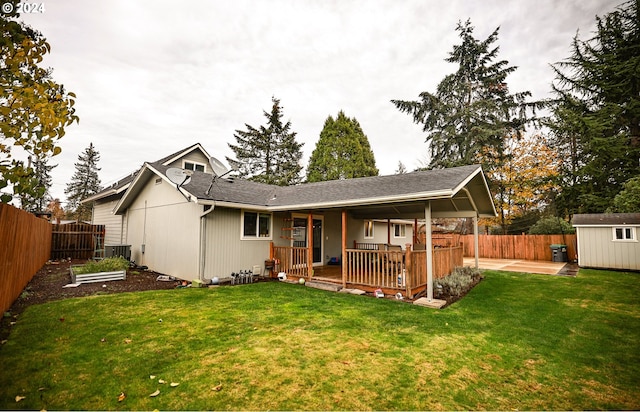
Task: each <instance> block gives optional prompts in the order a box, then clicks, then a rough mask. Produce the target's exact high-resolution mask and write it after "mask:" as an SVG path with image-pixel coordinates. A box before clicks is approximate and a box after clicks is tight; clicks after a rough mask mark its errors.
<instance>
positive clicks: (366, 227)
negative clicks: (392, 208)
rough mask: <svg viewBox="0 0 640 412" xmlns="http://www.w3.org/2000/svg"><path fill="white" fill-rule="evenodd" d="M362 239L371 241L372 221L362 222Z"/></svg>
mask: <svg viewBox="0 0 640 412" xmlns="http://www.w3.org/2000/svg"><path fill="white" fill-rule="evenodd" d="M364 238H365V239H373V220H365V221H364Z"/></svg>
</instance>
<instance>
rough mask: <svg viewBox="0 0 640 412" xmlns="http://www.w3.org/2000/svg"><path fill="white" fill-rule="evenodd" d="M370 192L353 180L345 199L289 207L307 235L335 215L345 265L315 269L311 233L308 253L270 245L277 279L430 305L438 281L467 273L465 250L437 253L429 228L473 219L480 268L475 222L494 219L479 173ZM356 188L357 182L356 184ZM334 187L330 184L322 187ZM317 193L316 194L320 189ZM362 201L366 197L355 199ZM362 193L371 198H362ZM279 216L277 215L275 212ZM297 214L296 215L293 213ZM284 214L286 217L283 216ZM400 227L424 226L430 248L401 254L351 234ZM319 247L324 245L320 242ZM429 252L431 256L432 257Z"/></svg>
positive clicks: (379, 183) (384, 183)
mask: <svg viewBox="0 0 640 412" xmlns="http://www.w3.org/2000/svg"><path fill="white" fill-rule="evenodd" d="M366 179H367V180H368V181H367V183H371V185H369V186H368V187H363V186H366V185H363V184H362V181H363V179H357V180H359V181H360V182H359V183H360V184H359V185H358V186H352V185H350V183H351V182H349V181H348V180H345V181H339V182H335V183H333V184H334V187H335V185H337V184H340V185H341V189H342V190H343V191H344V192H348V195H344V196H345V198H344V199H336V200H333V201H327V200H321V198H320V197H318V202H316V203H312V202H309V203H306V204H304V203H303V204H300V205H299V208H292V206H295V205H292V204H291V201H289V204H288V207H287V209H286V210H288V211H290V212H293V211H295V212H296V213H301V212H302V213H305V214H306V216H307V225H308V226H307V227H309V228H311V227H313V225H314V216H317V215H321V214H322V213H328V212H331V213H336V212H337V211H339V213H340V216H341V226H340V232H341V239H340V241H341V244H340V251H341V254H340V260H339V262H336V263H338V264H336V265H335V266H326V265H321V266H316V267H314V266H313V265H309V264H307V262H313V261H315V260H314V257H313V245H314V241H316V242H317V241H318V238H317V237H316V238H315V239H314V236H313V232H312V231H311V230H308V231H306V233H305V235H306V239H305V242H304V246H293V245H282V244H275V243H274V242H272V243H271V248H270V254H269V258H270V260H272V261H274V262H275V267H274V269H275V270H274V273H279V272H284V273H286V274H287V277H289V278H294V279H296V278H305V279H306V280H318V279H321V280H324V281H329V282H335V283H340V284H341V285H342V287H344V288H347V287H348V288H356V287H357V288H360V289H364V290H375V289H382V290H383V291H384V292H385V293H394V294H395V293H397V292H402V293H403V294H404V295H406V296H408V297H414V296H416V295H418V294H422V293H425V292H426V297H427V299H428V300H432V299H433V279H435V278H438V277H443V276H446V275H447V274H449V273H451V271H452V270H453V268H454V267H455V266H462V265H463V257H462V247H461V246H460V245H435V246H434V242H433V239H432V233H431V226H432V225H431V224H432V219H434V218H472V219H473V222H474V225H473V226H474V234H475V236H476V248H475V256H476V259H475V262H474V263H475V266H476V267H477V266H478V264H477V256H478V253H477V236H478V225H477V223H478V218H480V217H493V216H495V214H496V212H495V208H494V205H493V201H492V197H491V193H490V191H489V188H488V186H487V182H486V179H485V177H484V174H483V173H482V169H481V168H480V166H463V167H458V168H451V169H444V170H433V171H426V172H416V173H410V174H405V175H394V176H380V177H374V178H366ZM352 180H356V179H352ZM325 183H327V184H329V183H330V182H325ZM316 188H317V186H316ZM359 193H363V194H362V196H361V197H358V194H359ZM364 193H367V194H368V196H367V195H365V194H364ZM273 209H277V208H273ZM292 209H294V210H292ZM282 211H285V209H284V208H283V210H282ZM373 219H378V220H388V221H389V220H390V219H403V220H406V221H409V222H413V226H414V228H415V230H414V233H415V232H417V227H418V222H419V221H421V222H424V223H425V224H424V227H425V229H426V234H425V242H424V243H421V244H419V243H417V242H416V241H415V236H414V240H413V241H412V242H411V243H407V244H406V245H405V248H404V249H400V248H398V247H397V246H396V247H391V245H389V244H388V243H387V244H383V243H376V244H372V243H363V242H357V241H354V239H352V238H351V236H350V235H349V233H353V232H352V231H350V227H349V222H351V224H353V222H357V221H367V220H373ZM319 241H324V239H323V238H320V240H319ZM428 252H430V253H428Z"/></svg>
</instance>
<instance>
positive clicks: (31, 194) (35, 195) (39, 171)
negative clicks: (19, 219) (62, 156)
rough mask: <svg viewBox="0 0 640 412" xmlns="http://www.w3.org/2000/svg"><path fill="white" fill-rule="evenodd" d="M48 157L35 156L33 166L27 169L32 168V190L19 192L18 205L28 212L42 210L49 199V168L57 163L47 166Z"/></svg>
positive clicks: (51, 168)
mask: <svg viewBox="0 0 640 412" xmlns="http://www.w3.org/2000/svg"><path fill="white" fill-rule="evenodd" d="M47 163H48V158H46V157H43V158H36V160H35V162H33V166H31V165H30V166H29V167H28V169H31V170H33V179H34V184H33V185H32V188H33V190H30V191H27V192H24V193H21V194H20V205H21V207H22V209H24V210H26V211H29V212H42V211H44V210H45V208H46V206H47V204H49V201H50V200H51V195H50V194H49V189H50V188H51V170H53V168H54V167H56V166H57V165H53V166H49V165H48V164H47Z"/></svg>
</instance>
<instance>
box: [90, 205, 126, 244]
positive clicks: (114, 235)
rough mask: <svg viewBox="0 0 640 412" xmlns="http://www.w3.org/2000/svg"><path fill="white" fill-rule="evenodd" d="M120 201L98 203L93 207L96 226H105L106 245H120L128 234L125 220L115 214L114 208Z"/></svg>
mask: <svg viewBox="0 0 640 412" xmlns="http://www.w3.org/2000/svg"><path fill="white" fill-rule="evenodd" d="M116 203H118V200H112V201H109V202H96V203H95V204H94V206H93V221H92V223H93V224H94V225H105V239H104V243H105V245H120V244H122V243H123V241H124V233H126V227H125V219H124V217H123V216H121V215H115V214H113V208H114V207H115V206H116Z"/></svg>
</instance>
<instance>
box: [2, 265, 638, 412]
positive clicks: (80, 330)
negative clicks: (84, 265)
mask: <svg viewBox="0 0 640 412" xmlns="http://www.w3.org/2000/svg"><path fill="white" fill-rule="evenodd" d="M485 276H486V278H485V280H484V281H482V282H481V283H480V284H479V285H478V286H477V287H476V288H475V289H474V290H473V291H472V292H471V293H470V294H469V295H467V296H466V297H465V298H464V299H463V300H462V301H459V302H458V303H456V304H454V305H452V306H451V307H448V308H446V309H444V310H440V311H437V310H432V309H426V308H421V307H417V306H413V305H408V304H404V303H400V302H397V301H394V300H388V299H384V300H382V299H373V298H369V297H362V296H353V295H345V294H336V293H330V292H324V291H319V290H315V289H310V288H306V287H303V286H299V285H291V284H282V283H258V284H253V285H241V286H236V287H220V288H215V289H177V290H170V291H155V292H143V293H131V294H121V295H108V296H95V297H91V298H80V299H70V300H65V301H59V302H53V303H49V304H44V305H38V306H33V307H30V308H29V309H28V310H27V311H25V313H24V314H23V315H22V316H21V317H20V319H19V321H18V323H17V324H16V325H15V328H14V330H13V331H12V334H11V336H10V338H9V341H8V342H7V343H6V344H5V345H3V346H2V347H1V348H0V365H1V366H2V371H1V372H0V409H37V410H39V409H48V410H54V409H72V410H78V409H80V410H141V409H144V410H153V409H159V410H203V409H207V410H214V409H225V410H239V409H241V410H255V409H259V410H267V409H271V410H390V409H402V410H417V409H420V410H424V409H428V410H460V409H465V410H468V409H491V410H515V409H519V410H532V409H535V410H551V409H553V410H560V409H562V410H567V409H583V410H594V409H600V410H601V409H616V410H618V409H635V410H637V409H640V349H639V340H640V275H638V274H631V273H621V272H607V271H591V270H582V271H581V272H580V274H579V276H578V277H577V278H564V277H553V276H543V275H527V274H515V273H507V272H485ZM150 376H154V377H155V378H153V379H151V378H150ZM160 379H162V380H164V381H166V383H164V384H162V383H160V382H159V380H160ZM171 382H174V383H179V385H178V386H175V387H171V386H170V383H171ZM156 390H160V393H159V395H157V396H156V397H150V396H149V395H150V394H151V393H153V392H155V391H156ZM121 393H124V395H125V398H124V399H123V400H121V401H119V400H118V397H119V395H120V394H121ZM16 396H21V397H24V399H22V400H20V401H19V402H16Z"/></svg>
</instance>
